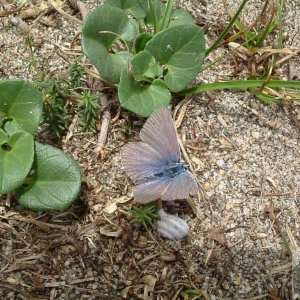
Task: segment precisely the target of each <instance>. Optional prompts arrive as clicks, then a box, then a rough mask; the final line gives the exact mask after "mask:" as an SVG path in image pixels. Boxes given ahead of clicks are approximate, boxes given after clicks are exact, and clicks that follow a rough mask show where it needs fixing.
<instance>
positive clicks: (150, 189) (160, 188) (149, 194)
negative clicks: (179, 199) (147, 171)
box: [133, 177, 172, 203]
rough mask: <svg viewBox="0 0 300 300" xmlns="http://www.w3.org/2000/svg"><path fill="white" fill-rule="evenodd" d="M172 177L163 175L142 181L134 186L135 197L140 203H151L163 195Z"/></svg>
mask: <svg viewBox="0 0 300 300" xmlns="http://www.w3.org/2000/svg"><path fill="white" fill-rule="evenodd" d="M171 181H172V179H171V178H169V177H161V178H157V179H155V180H152V181H149V182H146V183H142V184H139V185H137V186H136V187H134V189H133V195H134V199H135V200H136V201H137V202H140V203H149V202H151V201H154V200H157V199H159V198H160V197H161V195H162V194H163V193H164V191H165V190H166V189H167V188H168V186H169V184H170V183H171Z"/></svg>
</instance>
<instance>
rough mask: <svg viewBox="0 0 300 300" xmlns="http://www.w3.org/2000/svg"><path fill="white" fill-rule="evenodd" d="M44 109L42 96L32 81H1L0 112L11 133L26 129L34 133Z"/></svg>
mask: <svg viewBox="0 0 300 300" xmlns="http://www.w3.org/2000/svg"><path fill="white" fill-rule="evenodd" d="M42 111H43V99H42V96H41V95H40V93H39V92H38V91H37V90H36V89H35V87H34V86H33V85H32V84H31V83H29V82H27V81H24V80H5V81H1V82H0V113H1V115H2V119H4V120H6V124H5V125H6V126H8V128H9V130H8V131H9V132H10V134H12V133H13V132H17V131H19V130H24V131H27V132H28V133H30V134H32V135H33V134H34V133H35V131H36V130H37V127H38V125H39V123H40V120H41V117H42ZM9 123H11V124H9Z"/></svg>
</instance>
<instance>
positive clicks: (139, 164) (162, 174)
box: [122, 107, 198, 203]
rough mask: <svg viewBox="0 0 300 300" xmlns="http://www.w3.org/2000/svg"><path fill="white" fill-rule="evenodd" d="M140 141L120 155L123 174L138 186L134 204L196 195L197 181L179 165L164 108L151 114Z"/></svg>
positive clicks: (168, 119)
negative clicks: (124, 172)
mask: <svg viewBox="0 0 300 300" xmlns="http://www.w3.org/2000/svg"><path fill="white" fill-rule="evenodd" d="M140 137H141V140H142V141H141V142H135V143H130V144H129V145H127V146H125V147H124V149H123V151H122V162H123V165H124V168H125V171H126V173H127V174H128V175H129V177H130V178H131V179H132V180H133V181H134V182H135V184H137V185H136V187H135V188H134V190H133V194H134V197H135V199H136V201H138V202H142V203H148V202H151V201H154V200H156V199H158V198H161V199H162V200H175V199H186V198H188V197H189V195H190V194H196V193H197V192H198V185H197V181H196V179H195V178H194V176H193V175H192V174H191V173H190V172H189V171H188V170H187V166H186V165H185V164H183V163H182V162H180V148H179V144H178V141H177V134H176V129H175V126H174V123H173V120H172V117H171V114H170V112H169V110H168V109H167V108H166V107H163V108H160V109H158V110H157V111H155V112H154V113H153V114H151V116H150V117H149V118H148V120H147V121H146V122H145V124H144V126H143V128H142V130H141V132H140Z"/></svg>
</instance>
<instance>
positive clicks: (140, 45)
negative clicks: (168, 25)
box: [134, 32, 153, 53]
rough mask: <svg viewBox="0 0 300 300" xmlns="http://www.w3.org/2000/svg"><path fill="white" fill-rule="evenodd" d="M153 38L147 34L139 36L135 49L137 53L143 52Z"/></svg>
mask: <svg viewBox="0 0 300 300" xmlns="http://www.w3.org/2000/svg"><path fill="white" fill-rule="evenodd" d="M152 38H153V35H152V34H150V33H147V32H142V33H141V34H139V35H138V36H137V37H136V39H135V41H134V49H135V52H136V53H139V52H140V51H143V50H144V48H145V46H146V44H147V43H148V42H149V41H150V40H151V39H152Z"/></svg>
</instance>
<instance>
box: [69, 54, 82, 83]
mask: <svg viewBox="0 0 300 300" xmlns="http://www.w3.org/2000/svg"><path fill="white" fill-rule="evenodd" d="M69 73H70V79H69V87H72V88H78V87H81V85H82V81H83V80H84V78H85V71H84V67H83V66H82V64H81V63H80V62H79V61H78V60H74V61H73V62H72V63H71V64H70V66H69Z"/></svg>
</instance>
